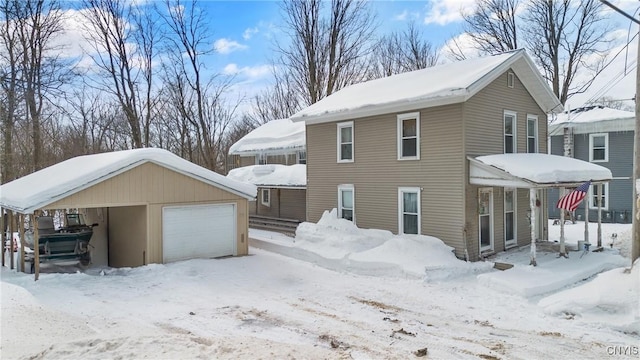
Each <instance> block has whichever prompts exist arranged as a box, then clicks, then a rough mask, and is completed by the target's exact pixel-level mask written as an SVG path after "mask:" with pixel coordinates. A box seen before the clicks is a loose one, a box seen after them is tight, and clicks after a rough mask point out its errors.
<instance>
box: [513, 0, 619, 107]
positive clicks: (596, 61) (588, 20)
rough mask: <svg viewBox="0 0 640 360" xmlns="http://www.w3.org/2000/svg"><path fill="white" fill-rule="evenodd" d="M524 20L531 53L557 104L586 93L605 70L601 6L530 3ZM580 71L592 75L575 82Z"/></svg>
mask: <svg viewBox="0 0 640 360" xmlns="http://www.w3.org/2000/svg"><path fill="white" fill-rule="evenodd" d="M525 20H526V24H528V25H526V26H525V30H526V32H527V39H528V43H529V46H530V48H531V53H532V55H533V57H534V59H535V60H536V62H537V63H538V65H539V66H541V67H542V70H543V76H544V77H545V78H546V79H547V80H548V81H549V82H551V87H552V89H553V92H554V93H555V94H556V95H557V96H558V98H559V99H560V102H562V103H563V104H564V103H565V102H566V101H567V99H568V98H569V97H570V96H572V95H575V94H579V93H582V92H584V91H586V90H587V89H588V88H589V86H590V85H591V83H593V81H594V80H595V78H596V76H597V75H598V74H599V73H600V72H601V71H602V70H603V69H604V63H605V58H606V51H602V50H601V49H602V47H603V45H605V44H606V45H608V42H607V40H606V34H607V32H608V31H609V30H610V27H609V26H607V25H606V24H607V23H606V19H604V17H603V15H602V4H601V3H600V2H599V1H598V0H584V1H581V2H580V4H579V5H578V6H575V4H574V3H573V2H572V1H570V0H563V1H550V0H547V1H544V2H543V1H531V3H530V5H529V9H528V12H527V14H526V15H525ZM588 60H589V61H590V63H588ZM583 69H584V70H586V71H587V72H588V73H590V75H591V76H588V77H587V80H585V81H583V82H582V83H576V75H577V74H578V73H579V72H580V71H581V70H583Z"/></svg>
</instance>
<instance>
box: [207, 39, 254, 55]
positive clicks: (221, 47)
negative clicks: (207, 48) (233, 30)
mask: <svg viewBox="0 0 640 360" xmlns="http://www.w3.org/2000/svg"><path fill="white" fill-rule="evenodd" d="M213 47H214V49H215V50H216V51H217V52H219V53H221V54H230V53H232V52H234V51H236V50H244V49H246V48H247V46H246V45H242V44H240V43H238V42H237V41H233V40H229V39H225V38H222V39H218V40H216V42H215V43H214V44H213Z"/></svg>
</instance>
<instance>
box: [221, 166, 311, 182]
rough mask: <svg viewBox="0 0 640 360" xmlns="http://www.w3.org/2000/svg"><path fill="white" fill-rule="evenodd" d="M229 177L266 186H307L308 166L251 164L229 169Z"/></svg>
mask: <svg viewBox="0 0 640 360" xmlns="http://www.w3.org/2000/svg"><path fill="white" fill-rule="evenodd" d="M227 177H228V178H230V179H233V180H237V181H243V182H247V183H250V184H253V185H256V186H264V187H298V188H306V187H307V166H306V165H303V164H296V165H251V166H244V167H240V168H236V169H233V170H231V171H229V174H228V175H227Z"/></svg>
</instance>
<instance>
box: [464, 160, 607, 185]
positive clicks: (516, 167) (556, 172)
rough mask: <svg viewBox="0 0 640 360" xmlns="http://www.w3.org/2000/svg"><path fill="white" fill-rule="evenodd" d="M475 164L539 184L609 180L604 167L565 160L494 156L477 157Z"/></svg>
mask: <svg viewBox="0 0 640 360" xmlns="http://www.w3.org/2000/svg"><path fill="white" fill-rule="evenodd" d="M476 160H478V161H480V162H482V163H484V164H487V165H491V166H494V167H496V168H498V169H501V170H504V171H506V172H508V173H509V174H511V175H514V176H517V177H519V178H523V179H529V180H532V181H535V182H537V183H540V184H554V183H563V182H584V181H587V180H592V181H596V180H611V178H612V175H611V170H609V169H607V168H605V167H604V166H600V165H597V164H592V163H590V162H586V161H582V160H579V159H574V158H570V157H566V156H558V155H549V154H523V153H520V154H497V155H487V156H478V157H477V158H476Z"/></svg>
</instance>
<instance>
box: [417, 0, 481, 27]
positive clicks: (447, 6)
mask: <svg viewBox="0 0 640 360" xmlns="http://www.w3.org/2000/svg"><path fill="white" fill-rule="evenodd" d="M474 6H475V0H431V1H430V7H429V9H428V11H427V16H426V17H425V19H424V23H425V24H438V25H447V24H449V23H453V22H458V21H461V20H462V14H461V11H462V10H468V9H472V8H473V7H474Z"/></svg>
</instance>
